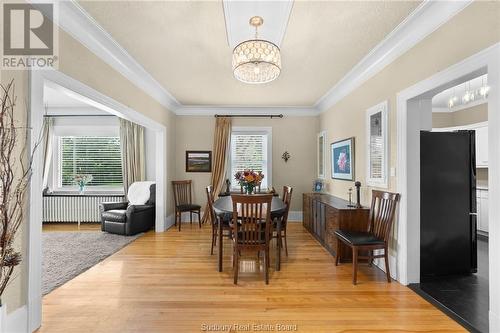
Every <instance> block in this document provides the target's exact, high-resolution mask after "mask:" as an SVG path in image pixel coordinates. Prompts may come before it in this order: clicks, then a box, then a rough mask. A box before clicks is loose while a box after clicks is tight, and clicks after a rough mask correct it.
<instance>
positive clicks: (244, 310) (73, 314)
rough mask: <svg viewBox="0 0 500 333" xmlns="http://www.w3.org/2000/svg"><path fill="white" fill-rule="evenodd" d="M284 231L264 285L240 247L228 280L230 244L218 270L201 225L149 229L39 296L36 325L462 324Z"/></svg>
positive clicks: (248, 328)
mask: <svg viewBox="0 0 500 333" xmlns="http://www.w3.org/2000/svg"><path fill="white" fill-rule="evenodd" d="M71 228H72V227H70V226H64V227H61V229H63V230H72V229H71ZM73 228H74V227H73ZM57 229H58V228H57V227H55V226H51V227H50V228H49V230H51V231H55V230H57ZM89 229H92V228H89ZM96 229H97V228H94V230H96ZM44 230H45V228H44ZM288 238H289V239H288V246H289V257H288V258H287V257H285V256H283V263H282V266H281V271H280V272H276V271H275V270H274V266H273V265H272V266H271V272H270V282H269V285H267V286H266V285H265V283H264V279H263V271H262V267H261V266H260V265H262V264H263V262H264V261H263V260H260V262H259V264H258V263H257V262H256V257H255V255H254V254H252V255H246V254H245V253H244V254H243V259H242V262H241V266H240V272H241V273H240V277H239V280H238V285H236V286H235V285H233V280H232V270H231V256H230V255H229V254H230V253H231V248H230V244H229V242H226V244H225V246H224V248H225V255H224V271H223V272H222V273H219V272H217V256H216V254H214V255H212V256H211V255H210V227H209V226H204V227H203V228H202V229H201V230H200V229H198V227H197V226H195V225H193V227H190V226H189V225H187V226H186V227H184V228H183V229H182V231H181V232H178V231H177V230H175V229H173V228H172V229H170V230H169V231H167V232H165V233H159V234H156V233H154V232H149V233H147V234H145V235H144V236H143V237H141V238H139V239H138V240H136V241H134V242H133V243H131V244H130V245H128V246H126V247H125V248H123V249H122V250H120V251H119V252H117V253H116V254H114V255H112V256H111V257H109V258H107V259H106V260H104V261H103V262H101V263H99V264H97V265H96V266H94V267H93V268H91V269H90V270H88V271H86V272H84V273H83V274H81V275H79V276H78V277H76V278H75V279H73V280H71V281H69V282H68V283H66V284H65V285H63V286H61V287H59V288H58V289H56V290H54V291H53V292H51V293H50V294H48V295H47V296H45V297H44V299H43V320H42V327H41V328H40V329H39V332H40V333H45V332H55V333H58V332H65V333H66V332H86V333H87V332H106V333H114V332H134V333H135V332H141V333H142V332H162V333H164V332H203V331H206V332H209V330H208V328H217V327H215V326H214V325H218V328H220V329H219V330H218V332H223V330H221V329H222V328H224V326H223V325H230V327H231V329H232V330H231V332H255V331H257V330H258V329H261V331H266V329H267V331H269V329H270V328H274V329H275V330H274V331H277V328H278V326H276V325H278V324H279V325H290V326H289V327H288V329H289V330H288V331H289V332H465V330H464V329H463V328H462V327H461V326H460V325H458V324H457V323H455V322H454V321H452V320H451V319H449V318H448V317H447V316H446V315H444V314H443V313H442V312H440V311H439V310H438V309H436V308H435V307H434V306H432V305H431V304H429V303H428V302H427V301H425V300H424V299H422V298H420V297H419V296H418V295H416V294H415V293H414V292H413V291H411V290H410V289H408V288H406V287H405V286H402V285H400V284H399V283H397V282H395V283H390V284H389V283H387V282H386V281H385V275H384V273H383V272H382V271H380V270H378V269H377V268H370V267H367V266H366V265H360V269H359V273H358V285H356V286H353V285H352V283H351V270H352V267H351V265H350V264H342V265H340V266H338V267H335V266H334V260H333V257H332V256H331V255H330V254H329V253H327V252H326V251H325V249H323V248H322V247H321V246H320V245H319V244H318V243H317V242H316V240H314V239H313V238H312V237H311V236H310V234H308V233H307V232H306V231H305V230H304V229H303V228H302V225H301V224H299V223H290V225H289V231H288ZM271 253H272V254H274V251H271ZM271 261H272V262H274V258H273V257H271ZM235 324H237V325H240V326H239V327H235V326H234V325H235ZM254 324H255V325H258V324H261V325H263V326H255V327H253V326H252V325H254ZM204 325H205V326H204ZM207 325H208V326H207ZM210 325H212V326H210ZM266 325H267V326H266ZM281 328H286V327H285V326H282V327H281ZM210 331H211V332H214V330H210ZM284 331H287V330H284ZM215 332H217V330H215ZM226 332H227V330H226Z"/></svg>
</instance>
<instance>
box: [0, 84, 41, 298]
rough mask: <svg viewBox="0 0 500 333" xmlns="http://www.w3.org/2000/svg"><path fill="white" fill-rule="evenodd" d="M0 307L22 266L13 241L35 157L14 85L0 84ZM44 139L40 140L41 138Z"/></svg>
mask: <svg viewBox="0 0 500 333" xmlns="http://www.w3.org/2000/svg"><path fill="white" fill-rule="evenodd" d="M0 87H1V88H0V94H1V98H0V103H1V110H0V305H1V300H2V296H3V294H4V292H5V289H6V287H7V286H8V284H9V282H10V280H11V279H12V277H13V272H14V269H15V267H16V266H18V265H19V264H20V263H21V260H22V258H21V253H20V252H19V251H18V250H17V249H16V248H15V246H14V240H15V237H16V235H17V233H18V231H19V227H20V226H21V224H22V223H23V221H24V217H25V210H26V207H25V196H26V192H27V188H28V185H29V181H30V178H31V174H32V162H33V154H34V151H35V150H36V149H37V147H38V145H39V143H40V142H41V140H38V141H37V143H36V144H35V145H34V146H33V147H32V149H31V152H30V153H28V149H29V148H28V137H29V136H28V134H29V128H28V127H26V126H24V125H23V124H22V123H21V122H20V121H18V120H16V119H15V110H16V95H15V86H14V81H13V80H12V81H10V82H9V83H8V84H6V85H3V84H0ZM40 139H41V138H40Z"/></svg>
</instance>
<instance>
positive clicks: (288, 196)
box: [271, 186, 293, 257]
mask: <svg viewBox="0 0 500 333" xmlns="http://www.w3.org/2000/svg"><path fill="white" fill-rule="evenodd" d="M292 192H293V188H292V187H291V186H283V196H282V197H281V199H282V200H283V202H284V203H285V205H286V208H285V211H284V212H283V213H281V214H279V215H276V216H273V215H271V218H272V220H273V229H274V231H275V232H276V233H277V232H278V229H277V221H276V219H280V220H281V228H280V229H281V231H280V232H281V237H278V236H279V235H278V234H276V235H274V234H273V237H275V238H277V239H278V240H281V242H279V243H278V246H281V247H283V244H282V240H284V241H285V242H284V243H285V254H286V256H287V257H288V243H287V239H286V226H287V224H288V212H289V211H290V203H291V201H292Z"/></svg>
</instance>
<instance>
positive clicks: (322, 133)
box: [316, 131, 327, 179]
mask: <svg viewBox="0 0 500 333" xmlns="http://www.w3.org/2000/svg"><path fill="white" fill-rule="evenodd" d="M320 137H323V161H320V160H319V138H320ZM316 145H317V146H316V149H317V150H316V154H317V163H318V165H317V173H318V178H319V179H326V172H325V170H326V154H327V153H326V131H321V132H319V133H318V138H317V140H316ZM320 162H323V173H322V174H321V173H320V172H319V163H320Z"/></svg>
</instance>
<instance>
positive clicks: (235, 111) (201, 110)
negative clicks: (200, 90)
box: [176, 105, 319, 117]
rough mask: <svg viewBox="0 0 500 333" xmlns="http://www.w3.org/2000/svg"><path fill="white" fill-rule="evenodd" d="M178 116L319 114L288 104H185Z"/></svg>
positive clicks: (312, 110)
mask: <svg viewBox="0 0 500 333" xmlns="http://www.w3.org/2000/svg"><path fill="white" fill-rule="evenodd" d="M176 113H177V115H179V116H214V115H216V114H230V115H242V114H255V115H264V114H276V115H278V114H283V115H284V116H296V117H299V116H300V117H314V116H317V115H319V112H318V110H317V109H316V108H313V107H307V106H306V107H301V106H297V107H295V106H290V107H286V106H285V107H279V106H277V107H273V106H257V107H252V106H222V105H221V106H216V105H205V106H203V105H186V106H182V107H180V108H179V109H177V110H176Z"/></svg>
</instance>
